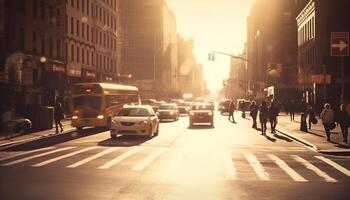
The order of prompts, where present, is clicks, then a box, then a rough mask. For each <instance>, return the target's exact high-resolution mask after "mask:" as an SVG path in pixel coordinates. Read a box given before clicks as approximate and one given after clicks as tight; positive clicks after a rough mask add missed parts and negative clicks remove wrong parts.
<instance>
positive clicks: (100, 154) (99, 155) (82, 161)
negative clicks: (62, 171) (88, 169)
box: [67, 147, 120, 168]
mask: <svg viewBox="0 0 350 200" xmlns="http://www.w3.org/2000/svg"><path fill="white" fill-rule="evenodd" d="M118 149H120V148H118V147H113V148H108V149H106V150H104V151H102V152H99V153H97V154H95V155H92V156H90V157H87V158H85V159H83V160H81V161H78V162H76V163H73V164H71V165H68V166H67V168H76V167H79V166H81V165H83V164H86V163H88V162H90V161H92V160H95V159H97V158H100V157H102V156H104V155H106V154H109V153H112V152H114V151H116V150H118Z"/></svg>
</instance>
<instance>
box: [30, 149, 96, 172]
mask: <svg viewBox="0 0 350 200" xmlns="http://www.w3.org/2000/svg"><path fill="white" fill-rule="evenodd" d="M96 148H98V147H97V146H93V147H88V148H85V149H81V150H78V151H74V152H72V153H69V154H65V155H62V156H58V157H56V158H52V159H49V160H46V161H43V162H40V163H37V164H34V165H32V166H33V167H41V166H44V165H48V164H50V163H53V162H56V161H59V160H62V159H65V158H68V157H72V156H74V155H77V154H80V153H83V152H85V151H90V150H92V149H96Z"/></svg>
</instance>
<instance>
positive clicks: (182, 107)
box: [178, 102, 191, 114]
mask: <svg viewBox="0 0 350 200" xmlns="http://www.w3.org/2000/svg"><path fill="white" fill-rule="evenodd" d="M178 108H179V113H180V114H188V111H189V110H190V108H191V105H190V104H189V103H186V102H184V103H179V105H178Z"/></svg>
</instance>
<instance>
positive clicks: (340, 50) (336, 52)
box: [331, 32, 349, 103]
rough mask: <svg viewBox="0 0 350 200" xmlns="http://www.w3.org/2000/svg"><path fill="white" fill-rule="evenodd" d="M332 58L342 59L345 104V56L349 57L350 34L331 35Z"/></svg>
mask: <svg viewBox="0 0 350 200" xmlns="http://www.w3.org/2000/svg"><path fill="white" fill-rule="evenodd" d="M331 56H337V57H341V58H340V63H341V66H340V67H341V101H342V103H344V92H345V89H344V87H345V86H344V56H349V32H332V33H331Z"/></svg>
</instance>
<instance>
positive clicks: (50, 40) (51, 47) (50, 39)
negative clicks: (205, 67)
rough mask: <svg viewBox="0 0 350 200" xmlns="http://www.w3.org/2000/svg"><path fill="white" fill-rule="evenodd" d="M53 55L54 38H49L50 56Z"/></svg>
mask: <svg viewBox="0 0 350 200" xmlns="http://www.w3.org/2000/svg"><path fill="white" fill-rule="evenodd" d="M52 55H53V44H52V38H49V56H50V57H52Z"/></svg>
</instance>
